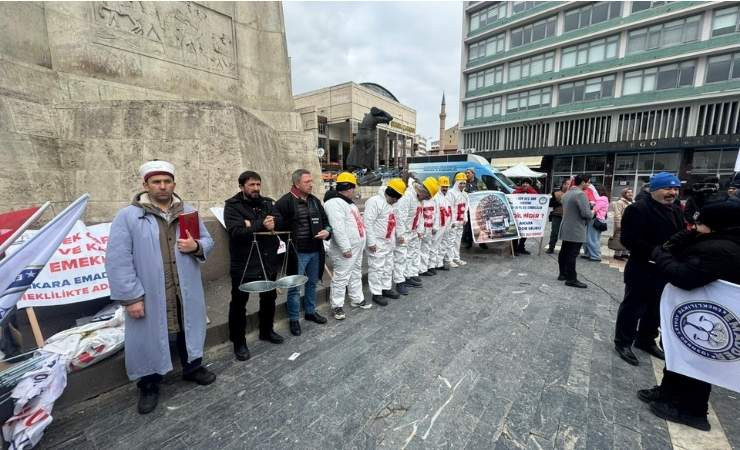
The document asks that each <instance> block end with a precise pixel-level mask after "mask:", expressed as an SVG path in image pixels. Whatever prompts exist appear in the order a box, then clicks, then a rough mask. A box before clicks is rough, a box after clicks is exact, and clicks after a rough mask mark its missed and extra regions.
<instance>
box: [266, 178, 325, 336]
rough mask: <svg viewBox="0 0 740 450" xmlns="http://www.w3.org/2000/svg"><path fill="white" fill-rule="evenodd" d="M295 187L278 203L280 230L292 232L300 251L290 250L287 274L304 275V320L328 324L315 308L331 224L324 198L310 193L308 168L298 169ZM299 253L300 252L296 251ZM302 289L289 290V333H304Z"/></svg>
mask: <svg viewBox="0 0 740 450" xmlns="http://www.w3.org/2000/svg"><path fill="white" fill-rule="evenodd" d="M291 180H292V182H293V187H292V188H291V189H290V192H288V193H287V194H285V195H283V196H282V197H280V199H279V200H278V201H277V203H275V214H276V227H277V229H278V230H280V231H290V232H291V239H292V241H293V244H294V245H295V248H296V249H297V251H295V252H294V251H293V249H288V253H289V254H288V273H289V274H291V275H293V274H297V275H305V276H306V277H308V281H307V282H306V284H305V285H304V296H303V300H304V303H303V306H304V316H303V317H304V319H306V320H308V321H311V322H316V323H318V324H324V323H326V318H325V317H323V316H321V315H320V314H319V313H318V312H317V311H316V284H317V283H318V282H319V280H320V279H321V277H322V276H323V273H324V261H325V259H326V252H325V250H324V241H325V240H326V239H329V238H330V237H331V226H330V225H329V219H328V218H327V217H326V212H325V211H324V207H323V206H322V205H321V201H319V199H318V198H316V197H315V196H314V195H313V194H311V192H312V191H313V178H312V177H311V172H309V171H308V170H306V169H298V170H296V171H295V172H293V175H292V176H291ZM296 253H297V254H296ZM299 292H300V289H299V288H290V289H288V300H287V305H288V319H289V323H290V332H291V334H293V335H294V336H300V335H301V325H300V323H299V322H298V319H299V315H300V309H301V305H300V293H299Z"/></svg>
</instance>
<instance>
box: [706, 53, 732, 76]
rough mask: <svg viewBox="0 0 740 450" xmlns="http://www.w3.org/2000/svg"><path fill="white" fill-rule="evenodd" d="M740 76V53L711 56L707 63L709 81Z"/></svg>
mask: <svg viewBox="0 0 740 450" xmlns="http://www.w3.org/2000/svg"><path fill="white" fill-rule="evenodd" d="M735 78H740V53H735V54H734V55H720V56H713V57H711V58H709V61H708V63H707V83H714V82H716V81H727V80H731V79H735Z"/></svg>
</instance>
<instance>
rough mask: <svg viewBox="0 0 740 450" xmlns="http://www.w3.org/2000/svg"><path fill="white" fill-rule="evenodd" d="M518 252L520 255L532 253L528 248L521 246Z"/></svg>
mask: <svg viewBox="0 0 740 450" xmlns="http://www.w3.org/2000/svg"><path fill="white" fill-rule="evenodd" d="M517 253H519V254H520V255H531V253H529V252H528V251H527V250H526V249H524V248H520V249H519V250H517Z"/></svg>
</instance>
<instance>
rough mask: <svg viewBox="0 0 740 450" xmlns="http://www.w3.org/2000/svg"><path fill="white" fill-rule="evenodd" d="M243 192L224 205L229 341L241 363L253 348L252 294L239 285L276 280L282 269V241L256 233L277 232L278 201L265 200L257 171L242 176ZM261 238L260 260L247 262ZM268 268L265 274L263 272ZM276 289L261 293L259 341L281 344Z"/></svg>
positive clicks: (240, 184) (259, 243)
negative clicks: (249, 307) (249, 305)
mask: <svg viewBox="0 0 740 450" xmlns="http://www.w3.org/2000/svg"><path fill="white" fill-rule="evenodd" d="M238 182H239V192H238V193H237V194H236V195H234V196H233V197H231V198H230V199H228V200H226V202H225V204H224V223H225V225H226V232H227V233H228V235H229V254H230V255H231V269H230V274H231V303H229V339H230V340H231V342H232V343H233V344H234V355H235V356H236V359H237V360H239V361H246V360H247V359H249V348H247V341H246V338H245V337H244V334H245V333H246V327H247V301H248V300H249V293H248V292H242V291H241V290H239V285H241V284H242V283H248V282H250V281H258V280H264V279H265V274H266V275H267V279H268V280H273V281H274V280H275V279H276V277H277V273H278V271H279V270H280V258H279V257H278V253H277V252H278V246H279V245H278V244H279V242H280V241H279V240H278V239H277V238H276V237H275V236H267V235H255V234H254V233H260V232H266V231H273V230H274V229H275V218H274V216H273V215H272V214H273V213H272V209H273V205H274V201H273V200H272V199H271V198H268V197H262V195H261V193H260V191H261V189H262V178H261V177H260V176H259V174H258V173H257V172H252V171H246V172H243V173H242V174H241V175H239V179H238ZM255 237H256V238H257V244H258V245H259V251H260V253H261V257H262V262H261V263H260V257H259V256H258V255H257V254H256V252H255V253H253V254H252V257H251V260H250V261H247V258H248V257H249V252H250V249H251V248H252V242H253V241H254V238H255ZM263 267H264V272H263V270H262V269H263ZM276 298H277V292H276V291H275V290H274V289H273V290H271V291H267V292H260V309H259V328H260V333H259V338H260V340H263V341H268V342H272V343H273V344H281V343H282V342H283V337H282V336H280V335H279V334H277V333H275V331H274V330H273V327H272V325H273V322H274V320H275V299H276Z"/></svg>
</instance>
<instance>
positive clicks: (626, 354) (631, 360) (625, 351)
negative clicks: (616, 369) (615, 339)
mask: <svg viewBox="0 0 740 450" xmlns="http://www.w3.org/2000/svg"><path fill="white" fill-rule="evenodd" d="M614 350H616V352H617V354H618V355H619V357H620V358H622V359H623V360H625V361H627V363H628V364H631V365H633V366H639V365H640V360H639V359H637V356H635V354H634V353H632V349H631V348H630V347H625V346H622V345H615V346H614Z"/></svg>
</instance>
